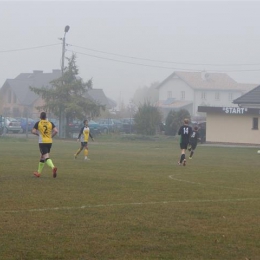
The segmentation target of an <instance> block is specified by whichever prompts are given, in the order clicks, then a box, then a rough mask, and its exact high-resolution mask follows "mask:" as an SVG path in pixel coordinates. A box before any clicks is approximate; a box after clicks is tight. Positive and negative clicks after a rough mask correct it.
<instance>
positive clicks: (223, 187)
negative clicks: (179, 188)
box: [169, 175, 249, 191]
mask: <svg viewBox="0 0 260 260" xmlns="http://www.w3.org/2000/svg"><path fill="white" fill-rule="evenodd" d="M169 178H170V179H172V180H174V181H179V182H186V183H191V184H196V185H204V186H211V187H217V188H222V189H232V190H244V191H249V190H247V189H241V188H234V187H227V186H220V185H211V184H204V183H200V182H193V181H186V180H181V179H176V178H174V177H173V175H169Z"/></svg>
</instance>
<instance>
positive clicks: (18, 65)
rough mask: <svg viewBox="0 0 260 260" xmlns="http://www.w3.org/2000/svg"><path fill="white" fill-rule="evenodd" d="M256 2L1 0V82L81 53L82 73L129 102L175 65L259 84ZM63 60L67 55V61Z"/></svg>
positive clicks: (47, 69)
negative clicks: (66, 27)
mask: <svg viewBox="0 0 260 260" xmlns="http://www.w3.org/2000/svg"><path fill="white" fill-rule="evenodd" d="M259 10H260V2H257V1H251V2H250V1H242V2H241V1H229V2H226V1H153V2H152V1H65V2H64V1H0V16H1V23H0V31H1V40H0V67H1V73H0V87H1V86H2V85H3V84H4V82H5V80H6V79H8V78H11V79H12V78H15V77H16V76H18V75H19V74H20V73H30V72H32V71H33V70H43V71H44V72H51V71H52V69H60V68H61V54H62V41H61V40H60V39H59V38H62V37H63V36H64V28H65V26H66V25H69V26H70V30H69V32H68V33H67V34H66V43H67V46H66V50H67V51H66V57H70V56H71V55H72V53H73V52H74V53H75V54H76V56H77V65H78V68H79V75H80V76H81V77H82V78H83V80H85V81H87V80H88V79H90V78H93V84H94V85H93V87H94V88H98V89H103V90H104V92H105V94H106V95H107V96H108V97H109V98H112V99H113V100H115V101H116V102H120V101H121V100H123V101H124V102H125V103H128V102H129V100H130V99H131V98H132V96H133V94H134V92H135V90H136V89H138V88H139V87H143V86H150V85H151V84H152V83H153V82H161V81H163V80H164V79H165V78H166V77H168V76H169V75H170V74H171V73H173V72H174V71H200V70H206V71H208V72H224V73H227V74H229V75H230V76H231V77H232V78H233V79H235V80H236V81H238V82H241V83H256V84H258V82H259V83H260V47H259V46H260V15H259ZM65 65H66V62H65Z"/></svg>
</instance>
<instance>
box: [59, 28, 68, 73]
mask: <svg viewBox="0 0 260 260" xmlns="http://www.w3.org/2000/svg"><path fill="white" fill-rule="evenodd" d="M69 29H70V27H69V26H68V25H66V26H65V29H64V37H63V38H62V64H61V73H62V76H63V72H64V59H65V46H66V33H67V32H68V31H69Z"/></svg>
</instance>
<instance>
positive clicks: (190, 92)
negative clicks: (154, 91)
mask: <svg viewBox="0 0 260 260" xmlns="http://www.w3.org/2000/svg"><path fill="white" fill-rule="evenodd" d="M182 91H184V92H185V99H182V95H181V93H182ZM169 92H171V93H172V98H174V99H176V100H185V101H191V102H193V111H192V115H193V116H201V115H203V116H205V114H204V113H198V112H197V110H198V106H216V107H234V106H237V105H236V104H233V103H232V102H233V100H234V99H236V98H238V97H240V96H241V95H242V92H241V91H238V90H217V89H215V90H207V89H206V90H201V89H195V90H194V89H193V88H191V87H190V86H189V85H188V84H186V83H185V82H184V81H183V80H182V79H179V78H172V79H170V80H168V81H167V82H165V84H164V85H163V86H161V87H160V88H159V100H167V99H168V98H169V97H168V93H169ZM217 92H218V93H219V99H216V93H217Z"/></svg>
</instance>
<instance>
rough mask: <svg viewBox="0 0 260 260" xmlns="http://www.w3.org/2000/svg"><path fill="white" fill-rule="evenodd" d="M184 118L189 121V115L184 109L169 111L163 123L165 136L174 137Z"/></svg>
mask: <svg viewBox="0 0 260 260" xmlns="http://www.w3.org/2000/svg"><path fill="white" fill-rule="evenodd" d="M185 118H188V119H190V113H189V111H188V110H186V109H181V110H179V111H174V110H171V111H170V112H169V113H168V115H167V117H166V121H165V134H166V135H173V136H174V135H176V134H177V131H178V130H179V128H180V126H181V125H183V120H184V119H185Z"/></svg>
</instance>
